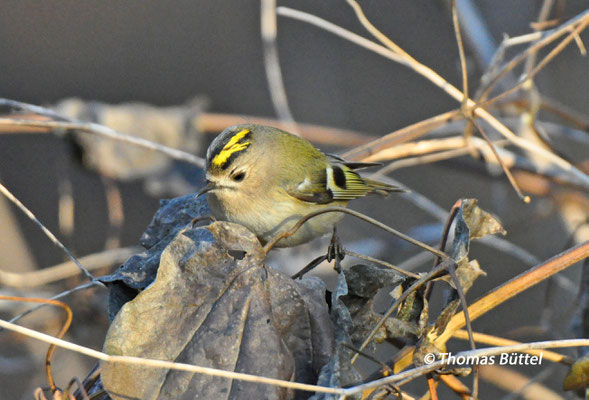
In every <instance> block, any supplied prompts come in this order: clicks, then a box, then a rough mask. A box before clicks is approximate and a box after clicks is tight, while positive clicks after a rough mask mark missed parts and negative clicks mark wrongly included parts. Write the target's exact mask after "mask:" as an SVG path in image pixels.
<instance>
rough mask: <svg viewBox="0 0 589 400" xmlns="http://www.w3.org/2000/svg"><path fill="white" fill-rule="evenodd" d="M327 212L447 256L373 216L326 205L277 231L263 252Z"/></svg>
mask: <svg viewBox="0 0 589 400" xmlns="http://www.w3.org/2000/svg"><path fill="white" fill-rule="evenodd" d="M329 212H341V213H344V214H350V215H352V216H354V217H356V218H359V219H361V220H363V221H366V222H368V223H370V224H372V225H375V226H378V227H379V228H380V229H382V230H385V231H387V232H389V233H392V234H393V235H395V236H397V237H399V238H401V239H403V240H405V241H407V242H409V243H412V244H414V245H416V246H418V247H421V248H422V249H425V250H428V251H429V252H431V253H433V254H436V255H438V256H440V257H442V258H443V259H444V260H445V259H448V258H449V257H448V255H447V254H445V253H443V252H441V251H439V250H437V249H434V248H433V247H431V246H428V245H427V244H425V243H422V242H420V241H419V240H415V239H413V238H412V237H411V236H407V235H405V234H404V233H401V232H399V231H398V230H396V229H394V228H391V227H390V226H388V225H385V224H383V223H382V222H380V221H377V220H375V219H374V218H370V217H369V216H367V215H364V214H362V213H360V212H358V211H354V210H350V209H349V208H345V207H326V208H324V209H322V210H319V211H314V212H312V213H309V214H307V215H305V216H304V217H302V218H301V219H299V220H298V221H297V223H296V224H294V225H293V227H292V228H290V229H288V230H285V231H283V232H280V233H278V234H277V235H276V236H275V237H274V238H273V239H272V240H270V241H269V242H268V243H266V245H265V246H264V252H265V253H268V252H269V251H270V250H271V249H272V247H274V245H275V244H276V243H278V242H279V241H280V240H282V239H286V238H288V237H290V236H292V235H294V234H295V233H296V232H297V231H298V230H299V229H300V227H301V226H303V224H304V223H305V222H307V221H308V220H310V219H311V218H314V217H317V216H318V215H321V214H325V213H329Z"/></svg>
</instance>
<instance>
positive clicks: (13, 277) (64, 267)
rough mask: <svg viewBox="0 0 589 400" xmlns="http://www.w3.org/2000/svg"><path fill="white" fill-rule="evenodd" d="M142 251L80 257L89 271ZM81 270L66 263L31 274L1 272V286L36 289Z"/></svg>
mask: <svg viewBox="0 0 589 400" xmlns="http://www.w3.org/2000/svg"><path fill="white" fill-rule="evenodd" d="M140 251H142V248H141V247H124V248H121V249H113V250H105V251H102V252H99V253H94V254H90V255H87V256H84V257H80V259H79V261H80V263H81V264H82V265H84V266H85V268H86V269H87V270H88V271H92V270H95V269H100V268H105V267H109V266H111V265H116V264H121V263H123V262H124V261H125V260H126V259H128V258H129V257H131V256H132V255H133V254H136V253H138V252H140ZM79 271H80V270H79V268H78V267H77V265H76V264H75V263H74V262H72V261H66V262H63V263H60V264H57V265H54V266H51V267H47V268H43V269H40V270H37V271H30V272H21V273H18V272H9V271H2V270H0V284H2V285H6V286H10V287H13V288H25V287H36V286H42V285H46V284H48V283H51V282H55V281H58V280H61V279H66V278H70V277H72V276H76V275H77V274H78V273H79Z"/></svg>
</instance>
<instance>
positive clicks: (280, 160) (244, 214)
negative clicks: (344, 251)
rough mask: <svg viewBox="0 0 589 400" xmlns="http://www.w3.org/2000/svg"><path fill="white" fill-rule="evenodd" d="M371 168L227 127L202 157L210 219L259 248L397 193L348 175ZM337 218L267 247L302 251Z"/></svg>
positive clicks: (288, 137)
mask: <svg viewBox="0 0 589 400" xmlns="http://www.w3.org/2000/svg"><path fill="white" fill-rule="evenodd" d="M374 165H378V164H374V163H356V162H347V161H345V160H343V159H342V158H339V157H337V156H334V155H330V154H325V153H322V152H321V151H319V150H318V149H316V148H315V147H314V146H313V145H312V144H311V143H310V142H309V141H307V140H305V139H303V138H301V137H298V136H296V135H293V134H291V133H288V132H285V131H283V130H280V129H277V128H273V127H270V126H261V125H254V124H243V125H235V126H232V127H229V128H227V129H225V130H224V131H223V132H221V133H220V134H219V136H217V137H216V138H215V140H213V142H212V143H211V145H210V146H209V148H208V150H207V157H206V179H207V184H206V186H205V187H204V188H203V189H202V190H201V191H200V192H199V193H198V195H197V197H198V196H200V195H202V194H205V193H206V196H207V201H208V203H209V207H210V209H211V212H212V214H213V216H214V217H215V218H216V219H218V220H221V221H229V222H234V223H238V224H240V225H243V226H245V227H246V228H248V229H249V230H250V231H252V232H253V233H254V234H255V235H256V236H257V237H258V239H259V240H260V242H261V243H262V245H264V244H266V243H267V242H269V241H270V240H272V239H273V238H274V237H275V236H276V235H277V234H278V233H280V232H283V231H285V230H288V229H290V228H291V227H293V226H294V224H295V223H296V222H297V221H298V220H299V219H300V218H302V217H304V216H305V215H307V214H309V213H311V212H314V211H318V210H322V209H325V208H327V207H331V206H346V205H347V204H348V201H350V200H353V199H356V198H358V197H364V196H366V195H368V194H372V193H376V194H380V195H387V194H388V193H390V192H399V191H403V190H402V189H400V188H399V187H395V186H391V185H387V184H385V183H382V182H378V181H374V180H370V179H366V178H362V177H361V176H360V175H358V173H357V172H356V171H355V170H357V169H361V168H366V167H371V166H374ZM342 218H343V213H341V212H329V213H325V214H321V215H319V216H317V217H314V218H311V219H310V220H308V221H307V222H306V223H305V224H303V226H302V227H301V228H300V229H299V230H298V231H297V232H296V233H295V234H294V235H292V236H290V237H287V238H283V239H281V240H280V241H278V243H276V245H275V247H292V246H296V245H299V244H302V243H306V242H308V241H310V240H312V239H314V238H316V237H319V236H322V235H324V234H326V233H329V232H331V231H332V230H333V228H334V226H335V224H336V223H337V222H339V221H340V220H341V219H342Z"/></svg>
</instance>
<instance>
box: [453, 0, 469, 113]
mask: <svg viewBox="0 0 589 400" xmlns="http://www.w3.org/2000/svg"><path fill="white" fill-rule="evenodd" d="M451 8H452V23H453V25H454V35H455V36H456V44H457V45H458V56H459V58H460V71H461V72H462V93H463V99H462V107H461V108H462V111H463V112H466V111H467V107H466V99H468V71H467V70H466V55H465V54H464V43H463V42H462V34H461V33H460V21H459V20H458V13H457V11H456V0H452V1H451Z"/></svg>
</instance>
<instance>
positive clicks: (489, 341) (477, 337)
mask: <svg viewBox="0 0 589 400" xmlns="http://www.w3.org/2000/svg"><path fill="white" fill-rule="evenodd" d="M469 336H470V335H469V333H468V332H467V331H465V330H462V329H459V330H457V331H456V332H454V334H453V335H452V337H453V338H454V339H460V340H469V339H468V338H469ZM473 338H474V341H475V342H477V343H479V344H486V345H489V346H511V345H514V344H520V343H521V342H517V341H515V340H510V339H504V338H502V337H498V336H493V335H488V334H485V333H479V332H473ZM526 353H528V354H531V355H533V356H539V355H540V354H542V357H543V358H544V359H545V360H548V361H552V362H557V363H562V364H564V365H568V366H571V365H573V362H574V360H573V359H572V358H571V357H569V356H565V355H564V354H560V353H555V352H553V351H542V352H540V351H538V350H530V351H526Z"/></svg>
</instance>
